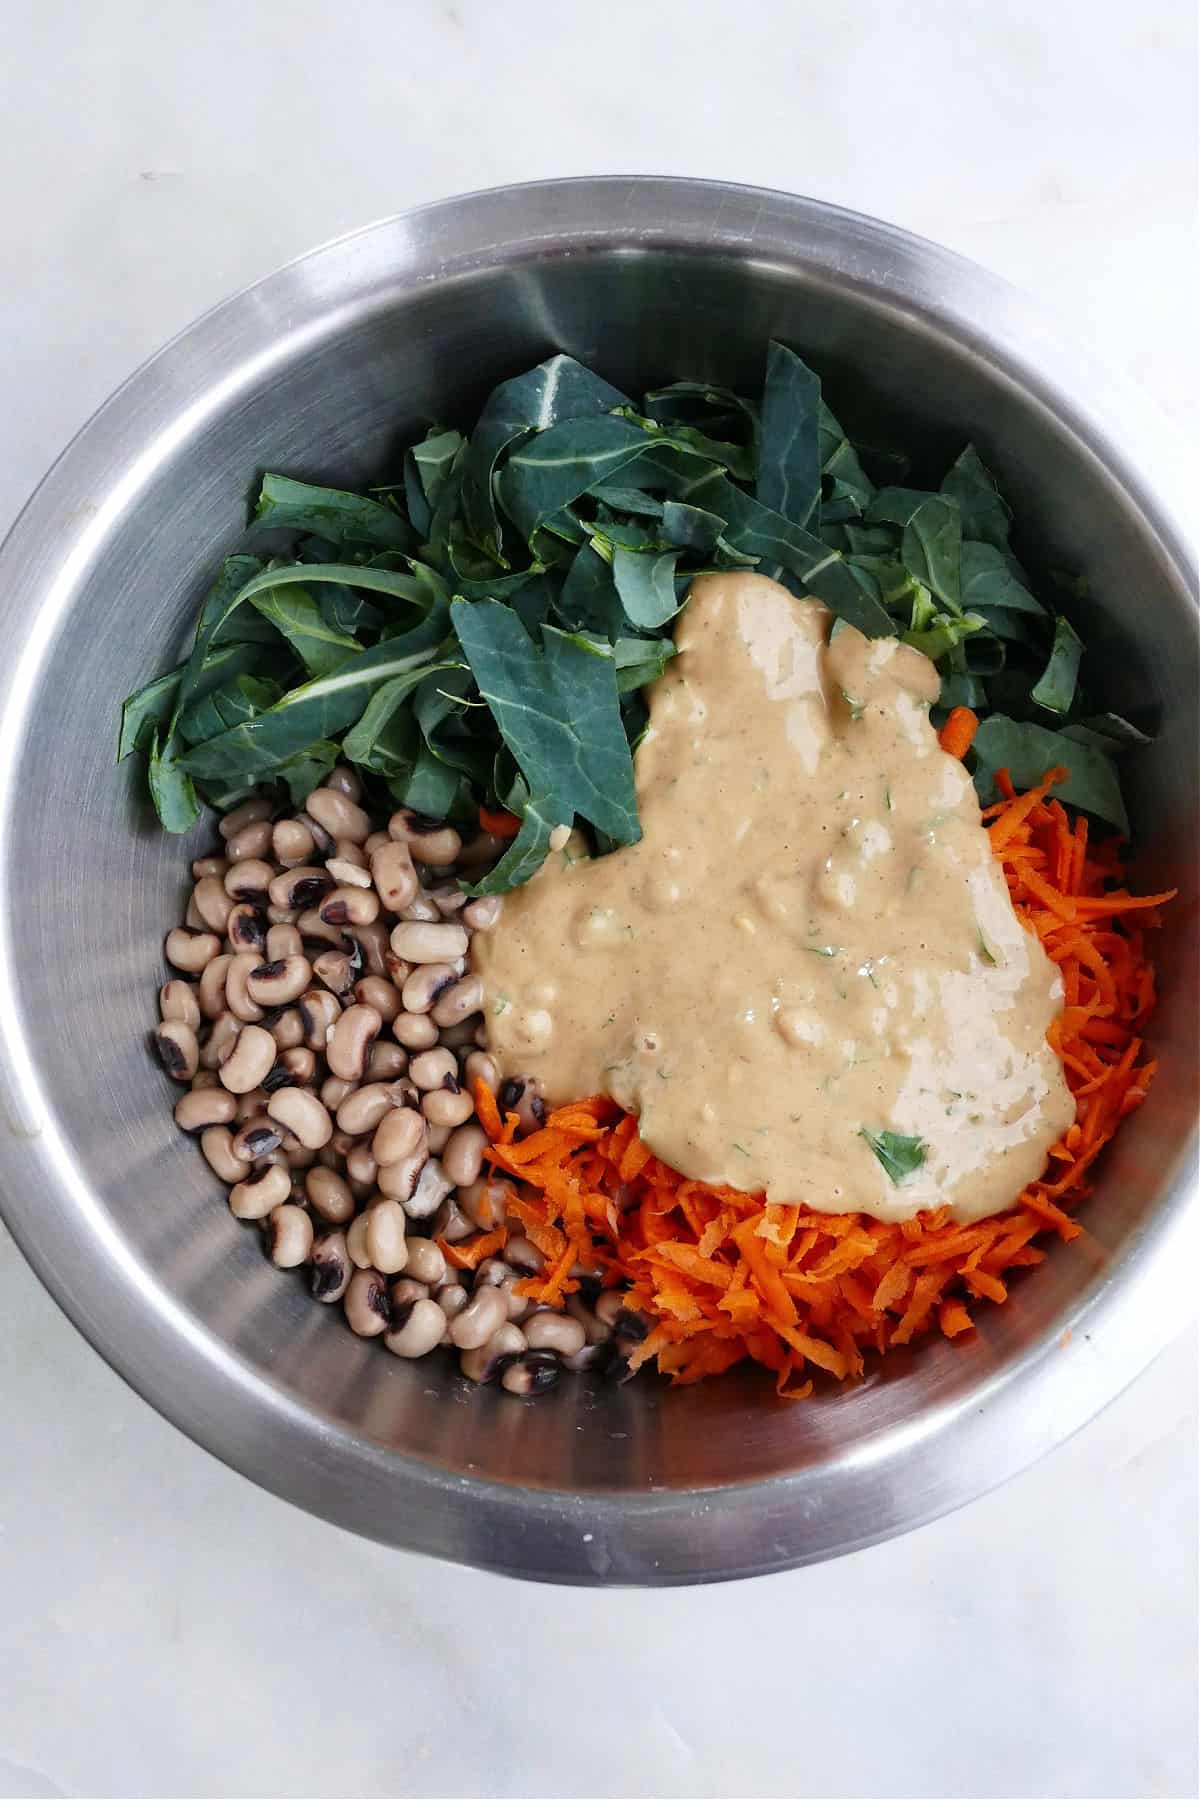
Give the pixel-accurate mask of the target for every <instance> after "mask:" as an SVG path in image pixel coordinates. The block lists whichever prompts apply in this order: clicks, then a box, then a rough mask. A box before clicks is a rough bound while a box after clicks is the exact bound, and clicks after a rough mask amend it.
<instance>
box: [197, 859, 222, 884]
mask: <svg viewBox="0 0 1200 1800" xmlns="http://www.w3.org/2000/svg"><path fill="white" fill-rule="evenodd" d="M228 867H229V859H228V857H224V856H197V857H196V858H195V859H194V860H193V862H192V880H193V881H203V880H204V877H205V876H206V875H224V873H225V871H226V869H227V868H228Z"/></svg>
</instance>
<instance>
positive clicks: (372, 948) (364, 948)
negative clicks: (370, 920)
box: [346, 919, 391, 975]
mask: <svg viewBox="0 0 1200 1800" xmlns="http://www.w3.org/2000/svg"><path fill="white" fill-rule="evenodd" d="M346 933H347V936H348V937H349V938H350V941H351V943H353V944H355V945H356V946H357V948H358V955H359V960H360V962H361V963H362V966H363V968H364V970H365V971H366V973H367V974H368V975H390V974H391V970H390V969H389V967H388V958H389V957H390V956H391V951H390V949H389V948H388V928H387V926H386V925H385V924H384V922H383V920H382V919H376V920H375V922H374V924H372V925H350V926H347V928H346Z"/></svg>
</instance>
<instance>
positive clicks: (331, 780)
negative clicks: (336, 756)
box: [325, 763, 363, 800]
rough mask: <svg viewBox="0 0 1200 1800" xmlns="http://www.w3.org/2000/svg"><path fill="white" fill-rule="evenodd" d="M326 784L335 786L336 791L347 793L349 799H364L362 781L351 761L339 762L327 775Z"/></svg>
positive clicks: (329, 786)
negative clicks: (351, 765)
mask: <svg viewBox="0 0 1200 1800" xmlns="http://www.w3.org/2000/svg"><path fill="white" fill-rule="evenodd" d="M325 786H326V787H327V788H333V789H334V791H335V792H336V793H339V794H345V796H346V798H347V800H361V799H362V791H363V790H362V782H361V781H360V780H359V778H358V776H357V774H356V773H355V771H354V770H353V769H352V768H351V767H350V765H349V763H338V764H337V766H336V767H335V768H333V769H331V770H330V772H329V774H328V775H327V776H326V777H325Z"/></svg>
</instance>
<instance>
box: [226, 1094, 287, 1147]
mask: <svg viewBox="0 0 1200 1800" xmlns="http://www.w3.org/2000/svg"><path fill="white" fill-rule="evenodd" d="M266 1109H267V1090H266V1088H264V1087H253V1088H247V1090H246V1092H245V1093H244V1094H239V1095H238V1104H237V1115H236V1117H237V1122H238V1124H239V1125H241V1124H242V1123H243V1122H244V1121H245V1120H246V1119H257V1118H259V1117H260V1116H261V1115H262V1114H263V1113H264V1112H265V1111H266ZM285 1148H286V1146H285Z"/></svg>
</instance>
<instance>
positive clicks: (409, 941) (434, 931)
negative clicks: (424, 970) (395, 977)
mask: <svg viewBox="0 0 1200 1800" xmlns="http://www.w3.org/2000/svg"><path fill="white" fill-rule="evenodd" d="M390 941H391V946H392V950H393V952H394V954H395V955H396V956H402V957H403V958H404V960H405V962H411V963H453V962H455V961H457V960H458V958H459V957H463V956H465V955H466V954H467V947H468V944H469V941H470V940H469V939H468V937H467V933H466V932H465V931H464V930H463V928H462V926H461V925H448V924H446V923H445V921H444V920H439V921H438V923H437V924H436V925H435V924H433V923H428V922H426V921H424V920H409V919H402V920H401V921H400V923H399V925H396V926H394V927H393V928H392V935H391V940H390ZM405 1004H407V1002H406V1003H405Z"/></svg>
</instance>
